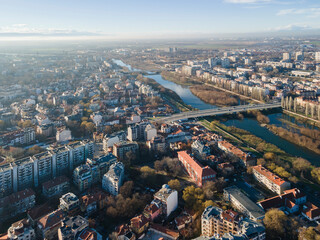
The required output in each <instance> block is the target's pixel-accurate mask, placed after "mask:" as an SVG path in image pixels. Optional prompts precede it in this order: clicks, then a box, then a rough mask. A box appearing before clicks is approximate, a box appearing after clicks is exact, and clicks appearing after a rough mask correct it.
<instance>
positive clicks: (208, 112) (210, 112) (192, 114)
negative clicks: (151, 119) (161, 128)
mask: <svg viewBox="0 0 320 240" xmlns="http://www.w3.org/2000/svg"><path fill="white" fill-rule="evenodd" d="M279 107H281V103H280V102H279V103H266V104H250V105H238V106H234V107H222V108H213V109H205V110H197V111H188V112H182V113H177V114H173V115H171V116H168V117H163V118H159V119H156V120H155V121H156V122H167V123H169V122H172V121H178V120H182V119H188V118H197V117H208V116H214V115H223V114H232V113H239V112H246V111H248V110H263V109H271V108H279Z"/></svg>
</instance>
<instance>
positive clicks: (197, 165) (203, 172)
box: [178, 151, 217, 179]
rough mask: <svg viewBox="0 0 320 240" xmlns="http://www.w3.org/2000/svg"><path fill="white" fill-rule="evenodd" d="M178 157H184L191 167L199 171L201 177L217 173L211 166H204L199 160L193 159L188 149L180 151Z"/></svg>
mask: <svg viewBox="0 0 320 240" xmlns="http://www.w3.org/2000/svg"><path fill="white" fill-rule="evenodd" d="M178 157H179V158H182V159H184V160H185V161H186V162H187V163H188V164H189V165H190V167H191V168H192V169H193V170H194V171H195V172H197V175H198V176H199V179H202V177H205V176H210V175H216V174H217V173H216V172H215V171H214V170H213V169H211V168H210V167H208V166H206V167H203V166H202V165H201V164H200V163H199V162H198V161H196V160H195V159H193V158H192V157H191V156H190V155H189V154H188V153H187V152H186V151H180V152H178Z"/></svg>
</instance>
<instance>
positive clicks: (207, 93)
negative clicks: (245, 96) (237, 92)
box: [190, 85, 238, 106]
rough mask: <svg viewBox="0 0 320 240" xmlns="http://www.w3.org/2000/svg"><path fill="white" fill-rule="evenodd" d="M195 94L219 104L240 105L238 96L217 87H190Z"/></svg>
mask: <svg viewBox="0 0 320 240" xmlns="http://www.w3.org/2000/svg"><path fill="white" fill-rule="evenodd" d="M190 91H191V92H192V93H193V95H195V96H197V97H198V98H200V99H201V100H202V101H204V102H206V103H210V104H213V105H218V106H235V105H238V98H237V97H235V96H233V95H231V94H230V93H226V92H223V91H219V90H216V89H215V88H212V87H208V86H203V85H196V86H192V87H190Z"/></svg>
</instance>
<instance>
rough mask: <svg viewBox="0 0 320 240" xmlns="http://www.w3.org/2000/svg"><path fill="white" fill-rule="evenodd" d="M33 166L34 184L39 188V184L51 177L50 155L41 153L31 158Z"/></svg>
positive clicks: (51, 160) (51, 162)
mask: <svg viewBox="0 0 320 240" xmlns="http://www.w3.org/2000/svg"><path fill="white" fill-rule="evenodd" d="M31 159H32V160H33V165H34V174H33V176H34V184H35V186H39V184H41V183H43V182H46V181H48V180H49V179H51V178H52V177H53V171H52V170H53V166H52V164H53V159H52V153H50V152H43V153H39V154H36V155H34V156H33V157H31Z"/></svg>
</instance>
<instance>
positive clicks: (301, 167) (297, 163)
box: [293, 158, 311, 173]
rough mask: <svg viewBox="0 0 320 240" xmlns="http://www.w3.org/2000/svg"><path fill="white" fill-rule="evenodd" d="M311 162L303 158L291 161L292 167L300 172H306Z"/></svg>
mask: <svg viewBox="0 0 320 240" xmlns="http://www.w3.org/2000/svg"><path fill="white" fill-rule="evenodd" d="M310 167H311V163H310V162H309V161H307V160H305V159H303V158H297V159H296V160H294V162H293V168H294V169H295V170H297V171H299V172H300V173H303V172H306V171H308V170H309V169H310Z"/></svg>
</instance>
